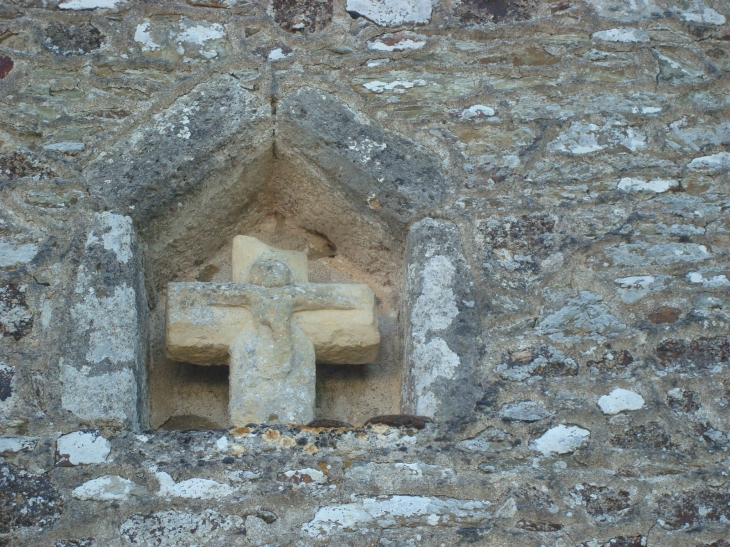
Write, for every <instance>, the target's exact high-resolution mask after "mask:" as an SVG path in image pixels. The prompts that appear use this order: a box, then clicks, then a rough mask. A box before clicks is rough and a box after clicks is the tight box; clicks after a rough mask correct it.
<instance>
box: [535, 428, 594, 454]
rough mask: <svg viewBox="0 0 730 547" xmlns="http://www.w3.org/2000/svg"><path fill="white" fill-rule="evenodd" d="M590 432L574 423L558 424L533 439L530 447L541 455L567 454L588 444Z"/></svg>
mask: <svg viewBox="0 0 730 547" xmlns="http://www.w3.org/2000/svg"><path fill="white" fill-rule="evenodd" d="M590 436H591V432H590V431H588V430H587V429H583V428H582V427H578V426H575V425H563V424H560V425H558V426H556V427H553V428H551V429H548V430H547V431H546V432H545V433H543V434H542V436H541V437H540V438H538V439H535V441H533V443H532V448H533V449H534V450H537V451H538V452H541V453H542V454H543V456H550V455H553V454H569V453H570V452H574V451H576V450H578V449H579V448H582V447H584V446H585V445H586V444H588V440H589V439H590Z"/></svg>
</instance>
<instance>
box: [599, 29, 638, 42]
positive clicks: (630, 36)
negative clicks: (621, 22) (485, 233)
mask: <svg viewBox="0 0 730 547" xmlns="http://www.w3.org/2000/svg"><path fill="white" fill-rule="evenodd" d="M591 37H592V38H593V39H594V40H603V41H604V42H624V43H631V42H648V41H649V35H648V34H647V33H646V31H645V30H642V29H640V28H612V29H609V30H601V31H599V32H594V33H593V35H592V36H591Z"/></svg>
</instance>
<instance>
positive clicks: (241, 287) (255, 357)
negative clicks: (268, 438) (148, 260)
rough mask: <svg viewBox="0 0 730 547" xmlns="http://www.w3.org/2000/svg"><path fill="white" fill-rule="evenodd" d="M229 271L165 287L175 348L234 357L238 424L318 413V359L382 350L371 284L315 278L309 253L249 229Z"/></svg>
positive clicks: (186, 355) (205, 360)
mask: <svg viewBox="0 0 730 547" xmlns="http://www.w3.org/2000/svg"><path fill="white" fill-rule="evenodd" d="M232 270H233V279H234V281H233V282H231V283H170V284H169V285H168V295H167V332H166V349H167V353H168V356H170V357H171V358H173V359H175V360H178V361H186V362H190V363H195V364H199V365H215V364H225V363H227V364H229V366H230V396H229V406H228V408H229V413H230V419H231V424H232V425H234V426H243V425H245V424H247V423H250V422H254V423H276V422H279V423H306V422H308V421H310V420H312V419H313V418H314V390H315V370H316V369H315V362H319V363H336V364H364V363H371V362H373V361H375V359H376V358H377V353H378V345H379V343H380V335H379V333H378V324H377V314H376V311H375V295H374V293H373V292H372V290H371V289H370V288H369V287H368V286H367V285H354V284H353V285H348V284H315V283H308V282H307V260H306V255H304V253H298V252H294V251H280V250H277V249H272V248H271V247H268V246H267V245H265V244H263V243H261V242H260V241H258V240H256V239H254V238H251V237H246V236H237V237H236V238H235V239H234V242H233V262H232ZM239 279H244V280H245V281H239Z"/></svg>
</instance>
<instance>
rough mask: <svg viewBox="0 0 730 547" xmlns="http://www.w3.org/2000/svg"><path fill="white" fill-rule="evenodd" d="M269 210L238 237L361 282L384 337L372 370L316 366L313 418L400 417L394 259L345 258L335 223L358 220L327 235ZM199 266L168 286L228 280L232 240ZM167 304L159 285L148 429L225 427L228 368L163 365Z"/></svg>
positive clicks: (316, 270) (328, 274)
mask: <svg viewBox="0 0 730 547" xmlns="http://www.w3.org/2000/svg"><path fill="white" fill-rule="evenodd" d="M277 163H278V162H277ZM276 171H277V169H276V168H275V169H274V171H273V173H274V177H273V180H271V181H270V183H271V184H277V178H278V177H277V175H276ZM302 178H303V177H301V176H300V177H299V178H298V180H297V184H302V183H311V182H312V181H304V180H302ZM284 182H285V183H286V184H287V187H288V190H289V191H292V190H293V191H295V192H296V191H298V189H297V188H295V187H293V185H292V183H291V181H290V180H285V181H284ZM299 191H301V190H299ZM270 207H271V208H270V210H269V211H267V212H265V213H263V214H261V216H260V217H258V218H255V219H254V221H253V222H252V226H246V225H245V223H246V220H245V219H244V220H243V221H242V224H243V225H242V226H241V230H240V231H241V233H242V234H244V235H250V236H254V237H256V238H257V239H259V240H261V241H263V242H265V243H267V244H268V245H271V246H273V247H277V248H280V249H288V250H297V251H302V252H305V253H306V254H307V257H308V263H309V281H310V282H315V283H365V284H368V285H369V286H370V287H371V288H372V289H373V290H374V291H375V293H376V295H377V303H378V315H379V323H380V331H381V346H380V354H379V358H378V360H377V362H375V363H373V364H370V365H348V364H342V365H317V384H316V409H315V413H316V417H317V418H332V419H338V420H343V421H347V422H350V423H353V424H360V423H362V422H364V421H365V420H366V419H367V418H368V417H371V416H374V415H377V414H390V413H397V412H398V411H399V408H400V384H401V375H402V372H401V366H400V361H401V359H400V353H401V352H400V347H399V344H398V337H397V328H396V323H397V310H398V305H399V302H398V297H397V291H395V290H394V288H396V287H397V286H398V285H399V284H400V283H402V280H401V279H400V276H399V273H400V264H398V263H397V262H396V257H395V256H388V255H387V254H386V253H382V252H381V253H380V254H381V256H379V257H378V260H379V261H380V262H381V265H387V266H388V268H387V269H380V270H379V271H378V272H377V273H369V272H367V271H366V270H365V269H364V266H365V264H364V262H365V258H366V257H364V256H358V249H357V248H354V249H352V251H354V253H353V255H349V256H348V255H344V253H342V251H341V250H340V249H341V248H342V247H345V248H347V246H348V241H347V240H345V239H344V238H341V236H340V234H341V233H342V231H344V230H343V229H342V228H340V229H338V228H337V224H338V223H342V224H346V223H348V222H349V223H352V224H355V223H357V221H358V219H349V220H348V219H347V218H346V217H340V218H339V219H338V218H336V217H334V218H330V223H331V226H330V227H329V228H330V230H328V232H329V233H328V234H327V235H325V233H323V232H320V231H319V230H316V229H315V228H314V227H312V225H311V224H308V223H306V220H303V219H302V218H301V217H299V216H294V215H291V213H290V212H288V211H287V213H289V215H288V216H287V215H286V214H285V212H284V211H282V209H281V207H280V205H279V204H277V203H272V204H271V206H270ZM249 222H250V221H249ZM318 227H319V226H318ZM371 235H374V236H375V235H377V234H371ZM336 242H337V243H336ZM338 243H339V245H338ZM360 252H362V251H360ZM362 254H364V252H363V253H362ZM198 260H199V261H200V262H199V264H198V265H197V266H193V267H191V268H188V269H187V270H184V271H181V272H180V274H179V275H177V276H174V277H173V278H171V279H170V280H171V281H230V280H231V241H226V242H225V243H224V244H223V245H222V246H221V247H220V248H217V249H212V252H211V253H210V255H209V256H206V257H202V258H201V259H198ZM165 306H166V294H165V287H164V286H163V287H160V288H159V292H158V299H157V303H156V306H155V308H154V310H153V311H152V313H151V318H150V332H151V337H152V347H151V362H150V367H149V403H150V425H151V426H152V427H153V428H162V429H217V428H224V427H228V426H229V416H228V399H229V383H228V382H229V374H228V373H229V371H228V366H227V365H226V364H224V363H221V364H220V365H219V366H198V365H194V364H189V363H180V362H176V361H172V360H170V359H168V358H167V357H166V356H165V351H164V329H165V321H164V317H165V316H164V314H165ZM262 388H264V386H262Z"/></svg>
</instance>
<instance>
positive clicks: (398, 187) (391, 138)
mask: <svg viewBox="0 0 730 547" xmlns="http://www.w3.org/2000/svg"><path fill="white" fill-rule="evenodd" d="M277 114H278V115H279V116H280V121H279V127H280V129H279V131H280V132H281V134H282V136H283V139H284V140H285V142H286V143H287V146H290V147H292V148H293V149H295V150H296V151H297V152H298V153H300V154H303V155H304V157H306V158H307V159H308V160H309V161H311V162H312V163H313V164H314V165H316V166H318V167H319V168H320V169H322V170H323V171H324V172H325V173H327V175H328V176H330V177H332V178H333V179H334V180H336V181H337V182H338V183H339V184H340V185H342V187H343V188H344V189H346V191H347V192H348V198H349V199H351V200H352V202H353V203H355V204H359V208H361V209H365V210H369V209H368V203H369V202H370V203H372V202H373V200H375V201H376V202H377V203H378V206H377V209H379V211H378V212H377V213H378V214H380V215H382V216H383V217H385V218H386V219H387V220H389V221H395V222H394V224H395V225H400V224H401V223H404V222H407V221H408V220H409V219H410V218H412V216H413V215H415V214H417V213H418V212H420V211H424V210H428V209H430V208H433V207H436V206H438V205H439V204H440V203H441V202H442V200H443V197H444V194H445V188H444V182H443V181H444V175H443V173H442V171H441V165H440V163H439V161H438V159H437V158H435V157H434V155H433V154H431V153H429V151H428V150H426V149H425V148H423V147H421V146H419V145H417V144H416V143H414V142H412V141H409V140H408V139H406V138H404V137H401V136H398V135H395V134H390V133H387V132H385V131H383V130H382V129H380V128H378V127H377V126H374V125H373V124H366V123H364V120H361V118H359V116H356V114H355V112H353V111H352V110H351V109H349V108H348V107H347V106H346V105H344V104H342V103H340V102H339V101H337V100H336V99H335V98H334V97H333V96H331V95H329V94H326V93H322V92H318V91H316V90H314V89H302V90H299V91H297V92H295V93H292V94H290V95H288V96H287V97H285V98H284V99H283V100H282V101H281V103H280V104H279V107H278V109H277Z"/></svg>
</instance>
